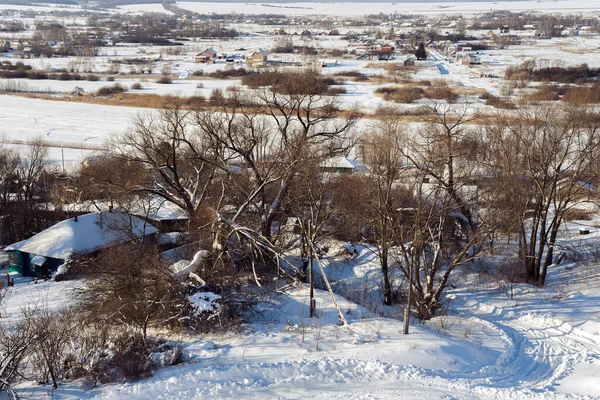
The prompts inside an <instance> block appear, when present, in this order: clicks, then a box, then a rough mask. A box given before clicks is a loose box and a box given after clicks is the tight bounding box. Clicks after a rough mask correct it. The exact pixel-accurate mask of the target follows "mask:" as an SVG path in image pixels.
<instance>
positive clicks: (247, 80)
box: [242, 72, 279, 88]
mask: <svg viewBox="0 0 600 400" xmlns="http://www.w3.org/2000/svg"><path fill="white" fill-rule="evenodd" d="M278 76H279V74H278V73H276V72H262V73H258V72H253V73H250V74H247V75H245V76H243V77H242V85H246V86H248V87H250V88H258V87H261V86H269V85H272V84H274V83H275V81H276V80H277V77H278Z"/></svg>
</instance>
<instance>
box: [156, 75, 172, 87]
mask: <svg viewBox="0 0 600 400" xmlns="http://www.w3.org/2000/svg"><path fill="white" fill-rule="evenodd" d="M156 83H160V84H163V85H168V84H170V83H173V80H172V79H171V77H169V76H166V75H163V76H161V77H160V78H158V79H157V80H156Z"/></svg>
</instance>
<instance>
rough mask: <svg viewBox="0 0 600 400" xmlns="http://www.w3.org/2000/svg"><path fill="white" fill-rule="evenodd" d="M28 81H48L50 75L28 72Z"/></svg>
mask: <svg viewBox="0 0 600 400" xmlns="http://www.w3.org/2000/svg"><path fill="white" fill-rule="evenodd" d="M27 79H48V74H47V73H45V72H40V71H29V72H27Z"/></svg>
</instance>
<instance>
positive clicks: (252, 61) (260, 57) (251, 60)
mask: <svg viewBox="0 0 600 400" xmlns="http://www.w3.org/2000/svg"><path fill="white" fill-rule="evenodd" d="M268 57H269V56H268V54H267V52H266V51H265V50H263V49H260V48H259V49H257V50H256V51H254V52H253V53H252V54H251V55H250V56H249V57H248V58H246V64H248V65H249V66H256V67H258V66H263V65H266V64H267V62H268Z"/></svg>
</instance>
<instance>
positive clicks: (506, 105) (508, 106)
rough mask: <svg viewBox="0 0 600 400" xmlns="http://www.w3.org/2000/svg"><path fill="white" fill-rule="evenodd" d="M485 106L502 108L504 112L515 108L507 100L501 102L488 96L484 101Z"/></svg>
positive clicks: (495, 97) (494, 97)
mask: <svg viewBox="0 0 600 400" xmlns="http://www.w3.org/2000/svg"><path fill="white" fill-rule="evenodd" d="M485 105H486V106H492V107H496V108H503V109H505V110H514V109H515V108H517V107H516V106H515V105H514V104H513V103H511V102H510V101H507V100H503V99H501V98H500V97H498V96H494V95H490V96H489V97H488V99H487V100H486V101H485Z"/></svg>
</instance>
